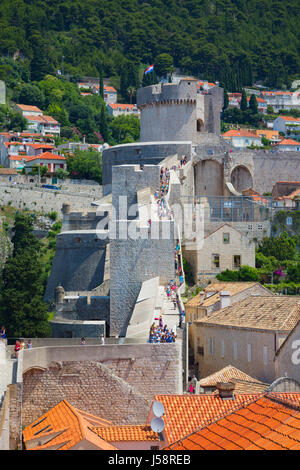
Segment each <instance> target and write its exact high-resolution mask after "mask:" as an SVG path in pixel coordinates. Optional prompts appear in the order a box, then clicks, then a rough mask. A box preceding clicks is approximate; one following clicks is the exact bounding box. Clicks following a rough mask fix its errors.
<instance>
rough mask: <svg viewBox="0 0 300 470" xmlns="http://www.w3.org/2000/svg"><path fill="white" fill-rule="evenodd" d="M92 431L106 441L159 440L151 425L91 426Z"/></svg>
mask: <svg viewBox="0 0 300 470" xmlns="http://www.w3.org/2000/svg"><path fill="white" fill-rule="evenodd" d="M93 431H94V432H95V433H96V434H98V436H100V437H102V439H104V440H105V441H108V442H118V441H159V436H158V434H157V433H156V432H154V431H152V429H151V426H147V425H144V424H141V425H124V426H105V427H93Z"/></svg>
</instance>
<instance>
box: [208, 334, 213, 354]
mask: <svg viewBox="0 0 300 470" xmlns="http://www.w3.org/2000/svg"><path fill="white" fill-rule="evenodd" d="M209 354H210V355H211V356H213V354H214V339H213V338H209Z"/></svg>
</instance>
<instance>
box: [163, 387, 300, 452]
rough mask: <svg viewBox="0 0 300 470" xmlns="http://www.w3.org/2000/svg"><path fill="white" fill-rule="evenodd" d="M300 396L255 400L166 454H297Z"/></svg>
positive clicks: (231, 412)
mask: <svg viewBox="0 0 300 470" xmlns="http://www.w3.org/2000/svg"><path fill="white" fill-rule="evenodd" d="M299 449H300V393H294V394H291V393H286V394H284V393H269V394H265V396H257V397H255V398H254V399H252V400H251V401H250V402H248V403H244V404H242V405H241V406H239V407H237V408H236V409H235V410H231V411H229V412H228V413H227V414H226V415H225V416H223V417H222V418H220V419H216V420H213V421H212V422H211V423H209V424H208V425H206V426H204V427H202V428H199V429H198V430H197V431H196V432H192V433H190V434H189V435H187V436H186V437H185V438H181V439H180V440H177V442H174V443H173V444H171V445H170V446H168V447H167V448H166V449H165V450H172V451H174V450H178V451H183V450H299Z"/></svg>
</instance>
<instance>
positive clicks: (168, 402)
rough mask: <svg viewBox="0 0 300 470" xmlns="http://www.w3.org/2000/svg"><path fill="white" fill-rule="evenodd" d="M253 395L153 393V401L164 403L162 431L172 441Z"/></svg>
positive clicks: (228, 410)
mask: <svg viewBox="0 0 300 470" xmlns="http://www.w3.org/2000/svg"><path fill="white" fill-rule="evenodd" d="M255 397H257V394H247V393H243V394H235V398H234V399H232V400H224V399H222V398H221V397H219V395H215V394H205V393H204V394H199V395H155V397H154V401H160V402H161V403H162V404H163V405H164V408H165V415H164V416H163V419H164V421H165V429H164V432H165V434H166V438H167V440H168V442H174V441H176V440H178V439H181V438H182V437H183V436H186V435H188V434H189V433H191V432H194V431H195V430H196V429H198V428H199V427H202V426H205V425H206V424H207V423H208V422H211V421H212V420H213V419H216V418H217V417H221V416H223V415H224V414H226V413H228V412H230V411H231V410H232V409H234V408H236V407H240V406H241V405H242V404H243V403H247V402H249V401H253V400H254V399H255ZM149 416H150V414H149ZM148 419H149V417H148Z"/></svg>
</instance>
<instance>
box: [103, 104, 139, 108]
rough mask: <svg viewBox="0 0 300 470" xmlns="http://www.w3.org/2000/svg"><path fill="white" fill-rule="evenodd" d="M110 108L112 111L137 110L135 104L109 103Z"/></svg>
mask: <svg viewBox="0 0 300 470" xmlns="http://www.w3.org/2000/svg"><path fill="white" fill-rule="evenodd" d="M108 106H110V107H111V108H112V109H118V108H120V109H126V108H129V109H135V108H136V105H135V104H124V103H109V104H108Z"/></svg>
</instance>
